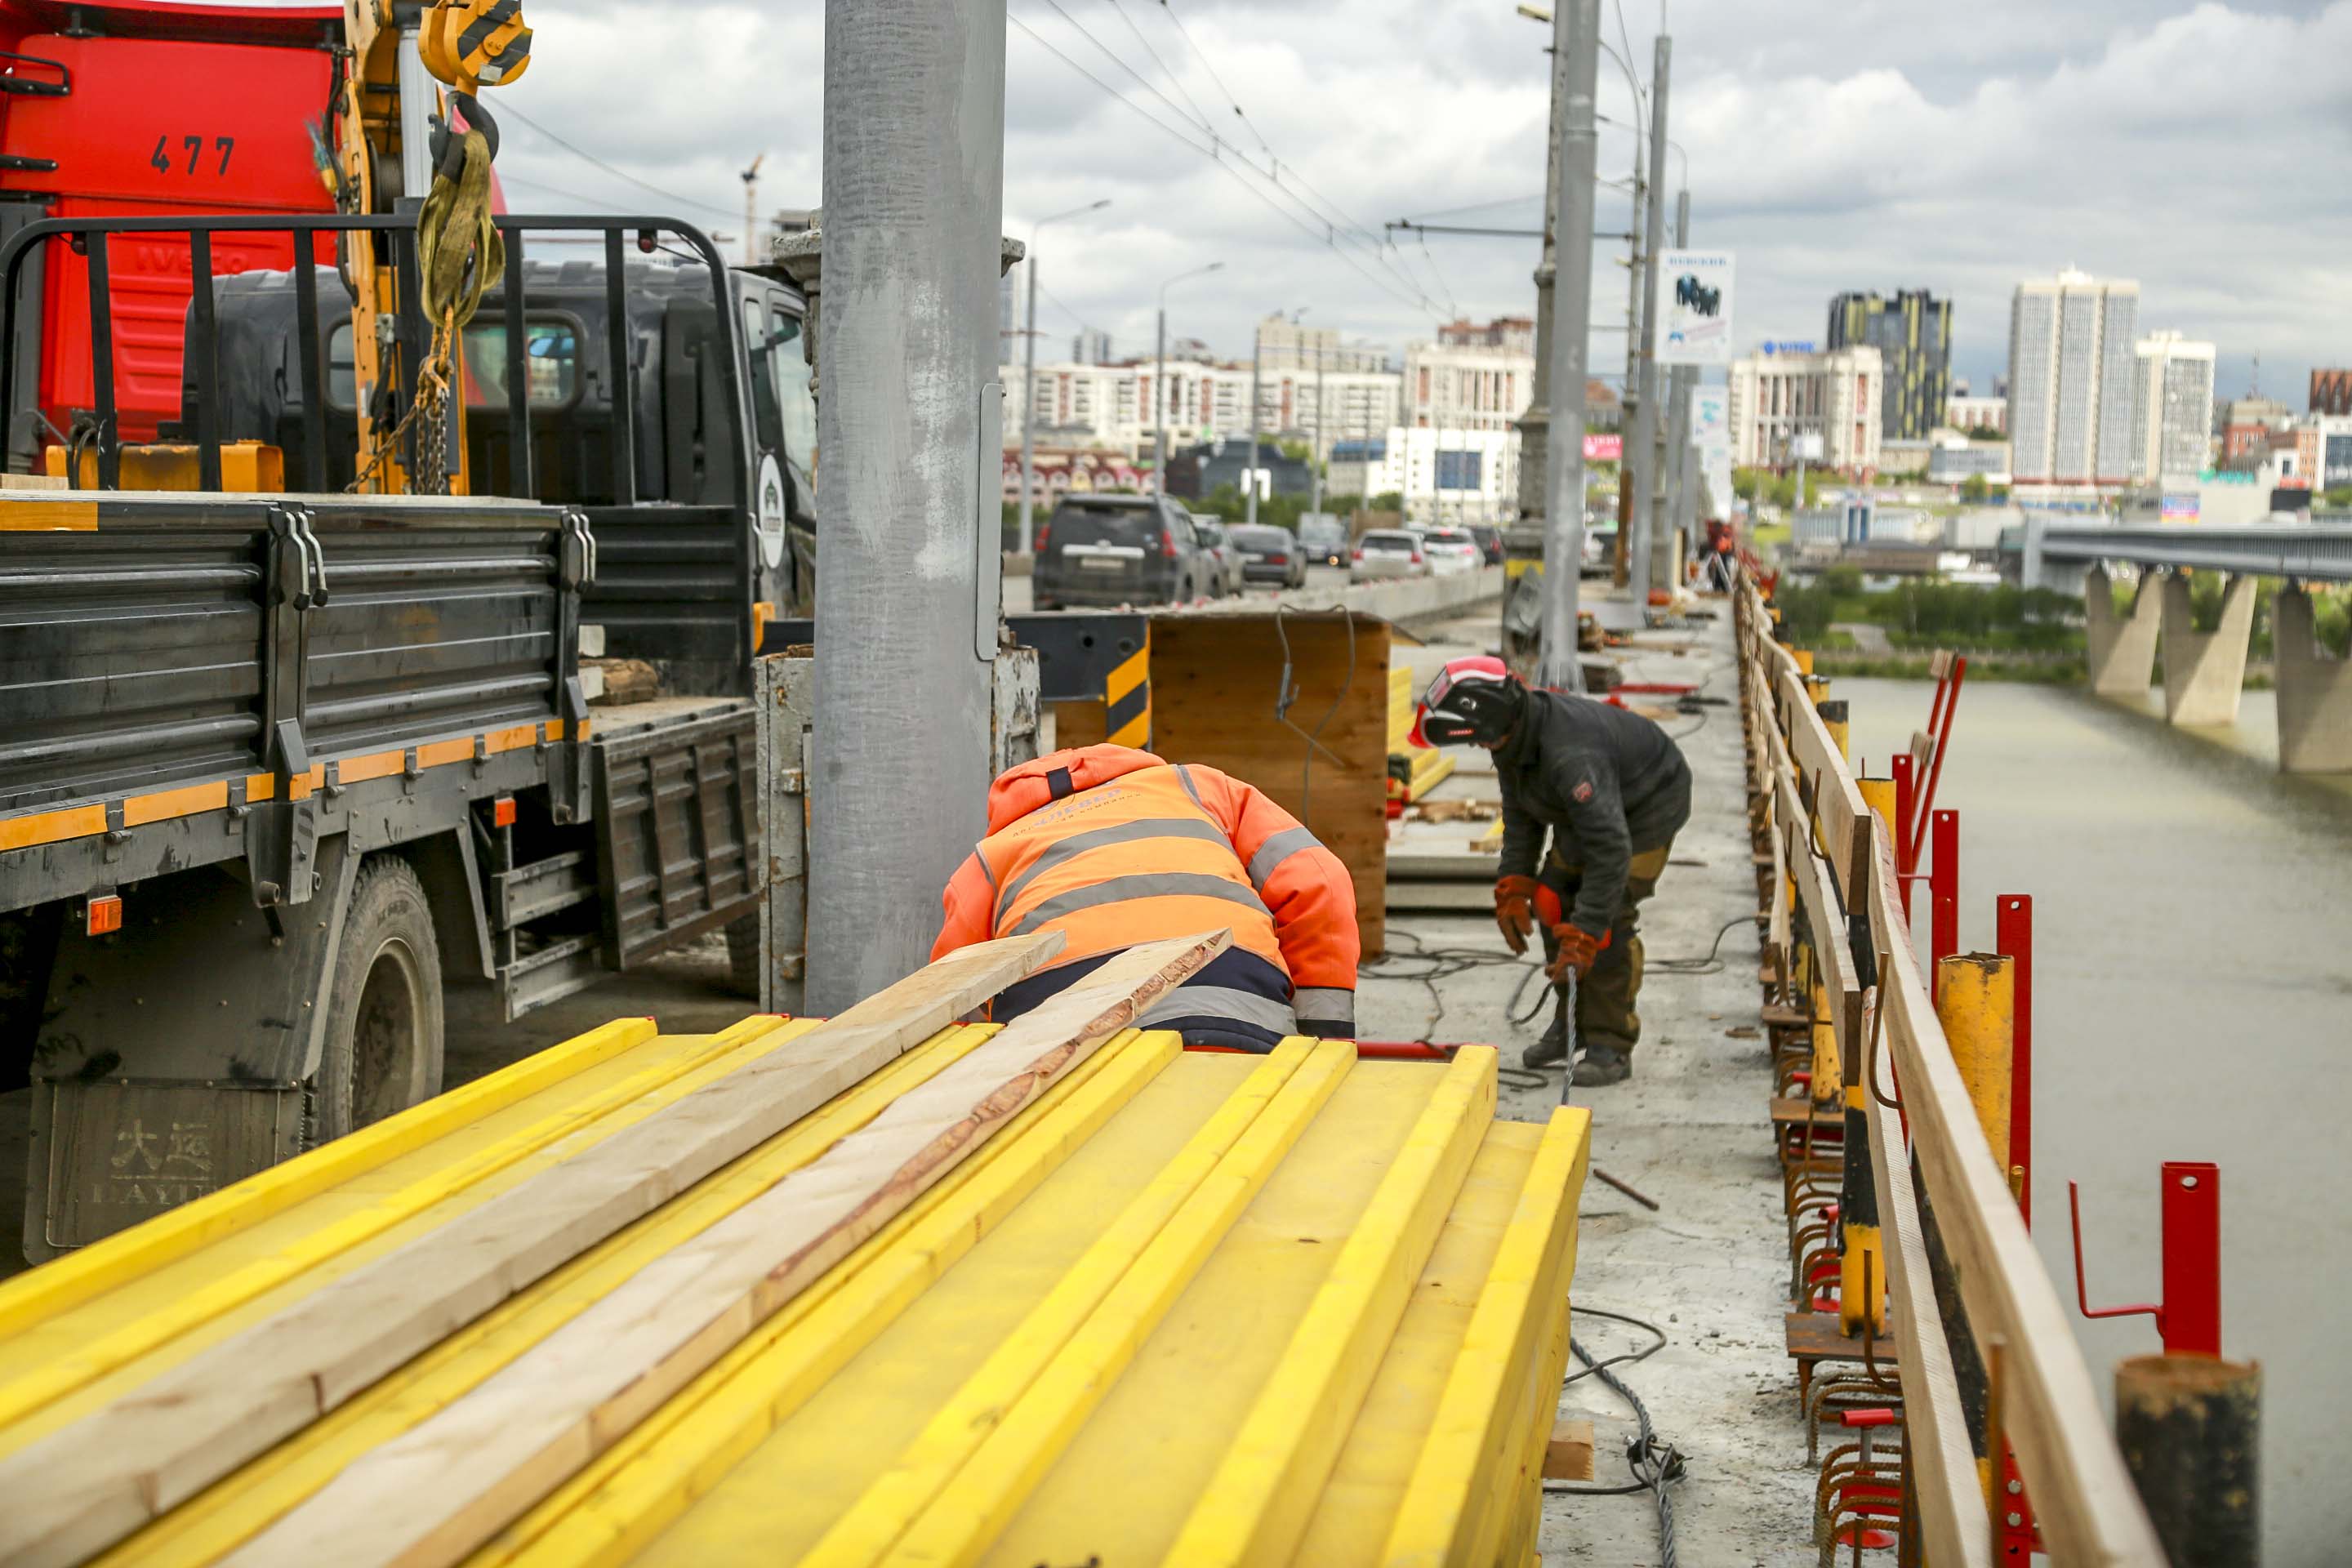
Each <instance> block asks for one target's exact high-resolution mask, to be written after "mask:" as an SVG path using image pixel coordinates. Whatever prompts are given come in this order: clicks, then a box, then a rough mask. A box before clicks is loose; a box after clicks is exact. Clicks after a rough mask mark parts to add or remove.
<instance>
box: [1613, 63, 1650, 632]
mask: <svg viewBox="0 0 2352 1568" xmlns="http://www.w3.org/2000/svg"><path fill="white" fill-rule="evenodd" d="M1626 74H1627V76H1628V78H1629V79H1630V78H1631V76H1632V74H1633V73H1632V71H1631V70H1630V69H1629V70H1628V71H1627V73H1626ZM1641 104H1642V98H1641V89H1640V87H1639V85H1638V84H1636V85H1635V87H1634V93H1633V113H1634V117H1635V118H1634V123H1633V210H1632V212H1631V213H1630V214H1629V215H1628V216H1627V219H1626V223H1625V379H1624V381H1623V383H1622V384H1621V385H1620V388H1619V391H1618V395H1617V429H1618V434H1619V437H1620V439H1619V441H1618V457H1617V544H1616V549H1615V552H1614V556H1615V559H1614V562H1613V563H1612V568H1613V569H1612V581H1613V582H1614V583H1615V584H1616V585H1617V586H1618V587H1620V588H1622V587H1623V586H1624V585H1625V584H1626V583H1627V582H1628V581H1630V580H1631V578H1630V574H1629V573H1628V572H1627V569H1626V565H1625V563H1626V562H1627V561H1628V560H1630V559H1631V558H1632V557H1631V556H1630V555H1629V553H1628V552H1629V551H1630V550H1631V549H1632V546H1633V478H1632V476H1633V458H1632V454H1633V419H1634V414H1635V411H1636V410H1637V409H1638V408H1639V407H1640V406H1641V402H1642V311H1643V300H1642V204H1643V202H1644V201H1646V200H1648V199H1649V195H1650V175H1649V167H1650V165H1649V145H1650V144H1649V142H1647V140H1645V139H1644V138H1643V135H1642V134H1641V124H1640V115H1641Z"/></svg>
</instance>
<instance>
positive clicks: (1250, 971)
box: [931, 745, 1360, 1049]
mask: <svg viewBox="0 0 2352 1568" xmlns="http://www.w3.org/2000/svg"><path fill="white" fill-rule="evenodd" d="M943 901H944V903H945V905H946V912H947V922H946V924H945V926H944V927H943V928H942V929H941V930H940V937H939V941H938V942H934V943H933V944H932V946H931V956H932V957H933V958H935V959H936V958H939V957H940V956H941V955H943V954H945V953H950V952H954V951H955V950H956V949H958V948H960V947H966V946H969V945H971V943H973V942H986V941H988V940H989V939H991V938H992V937H1003V936H1014V935H1019V934H1022V933H1025V932H1028V931H1060V932H1062V933H1063V936H1064V937H1065V939H1066V942H1067V945H1066V946H1065V947H1064V948H1063V949H1062V952H1061V955H1060V956H1059V958H1058V959H1056V961H1055V964H1054V966H1053V967H1052V968H1050V969H1046V970H1043V971H1041V972H1039V973H1036V974H1033V975H1031V976H1029V977H1028V978H1027V979H1026V980H1024V981H1022V982H1020V983H1019V984H1015V985H1013V986H1012V987H1011V988H1009V989H1008V990H1006V991H1005V993H1004V994H1003V995H1002V996H1000V997H999V998H998V999H997V1004H996V1007H995V1011H994V1016H996V1017H997V1018H999V1019H1000V1020H1001V1019H1004V1018H1010V1017H1015V1016H1019V1015H1020V1014H1021V1013H1023V1012H1025V1011H1027V1010H1028V1009H1029V1008H1031V1007H1034V1006H1035V1005H1037V1004H1038V1003H1039V1002H1041V1001H1043V1000H1044V999H1045V997H1047V996H1050V995H1052V994H1055V992H1057V991H1059V990H1061V989H1063V988H1064V987H1066V986H1067V985H1069V984H1072V983H1074V982H1075V981H1076V980H1077V979H1078V977H1079V976H1080V975H1082V974H1085V973H1087V972H1088V971H1090V970H1092V969H1094V968H1095V967H1097V965H1099V964H1101V963H1104V962H1105V961H1106V960H1108V958H1109V957H1110V955H1111V954H1113V953H1115V952H1119V951H1121V950H1122V949H1125V948H1128V947H1131V946H1133V945H1134V944H1135V943H1137V942H1151V941H1155V940H1158V939H1160V938H1163V937H1175V936H1189V935H1192V934H1193V933H1194V932H1197V931H1213V930H1216V929H1218V928H1219V927H1225V926H1229V927H1231V928H1232V929H1233V933H1234V937H1233V945H1232V946H1231V947H1230V948H1229V949H1227V951H1225V952H1222V953H1220V954H1218V955H1217V957H1216V958H1215V959H1213V960H1212V961H1211V962H1210V963H1208V964H1207V965H1206V966H1204V967H1203V968H1202V970H1201V971H1200V972H1199V973H1196V974H1194V975H1193V976H1192V979H1191V980H1190V981H1189V982H1187V983H1186V984H1184V985H1182V986H1181V987H1179V988H1178V989H1177V990H1176V991H1174V992H1171V994H1168V995H1167V996H1165V997H1163V998H1161V999H1160V1002H1159V1003H1158V1004H1157V1005H1154V1006H1153V1007H1152V1008H1151V1010H1150V1012H1148V1013H1146V1014H1145V1015H1144V1016H1143V1019H1142V1022H1143V1023H1144V1024H1146V1025H1147V1026H1159V1027H1161V1028H1173V1029H1177V1030H1180V1031H1181V1032H1182V1033H1183V1035H1184V1036H1185V1037H1186V1038H1187V1039H1188V1040H1193V1041H1195V1042H1196V1043H1204V1044H1234V1045H1242V1046H1245V1047H1254V1048H1257V1049H1271V1048H1272V1047H1273V1046H1274V1045H1275V1043H1276V1042H1277V1041H1279V1040H1280V1039H1282V1038H1283V1037H1285V1036H1286V1035H1295V1034H1300V1033H1305V1034H1311V1035H1325V1036H1330V1037H1339V1038H1345V1037H1349V1036H1351V1035H1352V1034H1353V1033H1354V1032H1355V999H1356V960H1357V957H1358V955H1359V952H1360V945H1359V940H1358V936H1357V931H1356V890H1355V884H1354V882H1353V880H1352V879H1350V878H1349V875H1348V868H1347V867H1345V866H1343V865H1341V864H1340V862H1339V857H1338V856H1336V855H1334V854H1332V853H1331V852H1330V851H1329V850H1328V849H1326V848H1325V847H1323V846H1322V844H1321V843H1319V842H1318V840H1317V839H1316V837H1315V836H1314V835H1313V834H1312V833H1309V832H1308V831H1307V829H1306V828H1304V827H1302V826H1299V824H1298V820H1297V818H1296V817H1294V816H1291V815H1290V814H1289V813H1288V812H1286V811H1285V810H1283V809H1282V807H1280V806H1278V805H1275V804H1274V802H1272V801H1270V800H1268V799H1266V797H1265V795H1260V794H1259V793H1258V792H1257V791H1256V790H1255V789H1254V788H1252V787H1251V786H1250V785H1248V784H1243V783H1242V782H1241V781H1239V780H1238V779H1234V778H1229V777H1227V776H1226V775H1225V774H1223V773H1219V772H1218V771H1217V770H1216V769H1214V768H1206V767H1193V766H1189V765H1184V764H1177V765H1173V766H1171V764H1169V763H1165V762H1163V761H1161V760H1160V758H1158V757H1155V756H1153V755H1152V754H1151V753H1150V752H1139V751H1135V750H1132V749H1131V748H1129V747H1126V746H1109V745H1103V746H1084V747H1079V748H1077V749H1076V750H1072V751H1063V752H1055V753H1054V754H1053V755H1051V756H1046V757H1040V758H1038V759H1037V760H1036V761H1035V762H1033V763H1022V764H1021V765H1020V766H1018V767H1015V768H1013V769H1010V770H1008V771H1007V772H1006V773H1004V774H1003V777H1001V778H999V779H998V780H997V781H996V783H995V784H994V785H993V786H992V787H991V788H990V790H989V792H988V837H986V838H984V839H982V840H981V842H980V844H979V846H978V847H976V848H975V849H974V850H973V851H972V853H971V857H970V858H968V859H966V860H965V861H964V863H963V864H962V865H961V867H959V868H957V869H956V874H955V876H954V877H953V878H952V879H950V881H949V882H948V887H947V894H946V897H945V899H944V900H943Z"/></svg>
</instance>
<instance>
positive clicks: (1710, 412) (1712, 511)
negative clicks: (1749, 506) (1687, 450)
mask: <svg viewBox="0 0 2352 1568" xmlns="http://www.w3.org/2000/svg"><path fill="white" fill-rule="evenodd" d="M1691 441H1692V444H1693V445H1695V446H1696V447H1698V471H1699V478H1700V479H1701V480H1702V481H1704V483H1705V484H1706V495H1705V497H1704V498H1703V504H1704V505H1705V506H1706V508H1707V509H1708V510H1707V515H1709V516H1712V517H1724V516H1727V515H1728V514H1729V513H1730V510H1731V389H1730V388H1729V387H1727V386H1699V387H1693V388H1692V389H1691Z"/></svg>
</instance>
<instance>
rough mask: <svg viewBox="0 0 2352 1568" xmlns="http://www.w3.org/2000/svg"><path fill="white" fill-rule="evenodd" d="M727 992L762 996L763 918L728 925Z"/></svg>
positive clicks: (741, 920)
mask: <svg viewBox="0 0 2352 1568" xmlns="http://www.w3.org/2000/svg"><path fill="white" fill-rule="evenodd" d="M727 991H728V994H730V995H732V996H751V997H757V996H758V995H759V994H760V917H759V916H758V915H756V914H751V915H745V916H744V917H743V918H742V919H740V920H733V921H728V922H727Z"/></svg>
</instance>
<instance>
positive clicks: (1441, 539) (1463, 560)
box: [1421, 528, 1486, 577]
mask: <svg viewBox="0 0 2352 1568" xmlns="http://www.w3.org/2000/svg"><path fill="white" fill-rule="evenodd" d="M1421 552H1422V553H1423V555H1425V556H1427V557H1428V558H1429V574H1430V575H1431V576H1433V577H1459V576H1462V575H1464V574H1466V573H1471V572H1475V571H1476V570H1478V568H1479V567H1481V566H1483V565H1485V564H1486V555H1485V553H1484V552H1481V551H1480V550H1479V548H1478V541H1477V540H1476V539H1475V538H1474V537H1473V536H1472V535H1471V532H1470V531H1469V530H1468V529H1466V528H1433V529H1431V530H1430V531H1428V532H1426V533H1424V534H1423V535H1422V536H1421Z"/></svg>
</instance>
